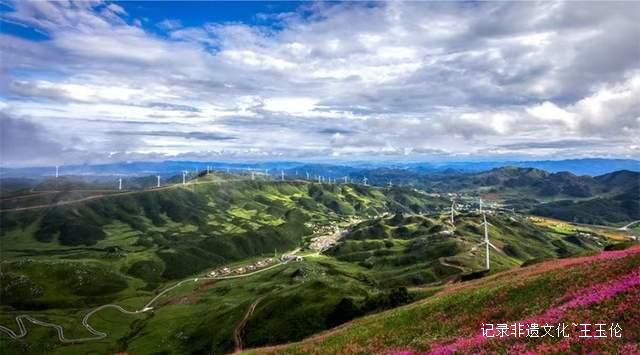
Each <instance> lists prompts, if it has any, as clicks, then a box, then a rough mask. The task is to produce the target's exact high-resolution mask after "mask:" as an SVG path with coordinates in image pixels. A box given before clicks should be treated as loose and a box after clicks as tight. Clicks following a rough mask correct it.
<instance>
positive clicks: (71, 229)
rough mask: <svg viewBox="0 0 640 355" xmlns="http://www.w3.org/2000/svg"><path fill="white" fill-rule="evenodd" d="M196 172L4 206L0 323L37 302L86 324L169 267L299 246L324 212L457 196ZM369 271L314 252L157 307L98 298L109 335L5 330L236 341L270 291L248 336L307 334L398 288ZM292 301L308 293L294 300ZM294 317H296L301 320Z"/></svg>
mask: <svg viewBox="0 0 640 355" xmlns="http://www.w3.org/2000/svg"><path fill="white" fill-rule="evenodd" d="M198 182H199V184H192V185H187V186H186V187H175V188H169V189H166V190H160V191H151V192H139V193H133V194H119V195H112V196H105V197H101V198H99V199H96V200H90V201H85V202H80V203H74V204H69V205H64V206H52V207H50V208H42V209H34V210H28V211H19V212H3V213H2V219H1V223H2V225H1V228H0V229H1V231H2V234H1V235H0V241H1V243H2V254H1V255H0V258H1V262H2V264H1V270H2V271H1V273H0V278H1V285H2V287H0V304H1V305H0V309H1V310H2V312H1V313H2V315H1V316H0V324H3V325H7V326H11V327H14V328H15V327H16V325H15V321H14V319H13V318H14V317H15V316H16V315H19V314H24V313H27V314H32V315H34V316H36V317H37V318H38V319H44V320H50V321H53V322H56V323H59V324H62V325H63V326H64V327H65V334H67V336H68V337H70V338H74V337H82V336H89V334H88V333H87V332H86V330H84V328H82V327H81V325H80V320H81V318H82V316H83V315H84V314H85V313H86V312H88V310H89V309H91V308H92V307H96V306H98V305H102V304H105V303H117V304H120V305H123V306H125V307H127V308H130V309H139V308H140V307H142V305H144V304H145V302H146V301H148V300H149V299H150V298H151V297H152V296H153V294H154V293H156V292H158V290H160V289H163V288H164V287H166V286H167V285H170V284H171V281H172V280H177V279H182V278H184V277H187V276H191V275H198V274H202V273H204V272H206V271H207V270H210V269H211V268H214V267H217V266H221V265H230V264H233V263H236V262H239V261H242V262H247V261H250V260H252V258H256V257H258V256H260V255H270V256H273V253H274V252H276V251H277V252H279V253H282V252H285V251H287V250H291V249H293V248H296V247H299V246H302V243H303V241H304V240H306V239H308V237H309V236H311V234H312V230H313V226H315V225H323V224H327V223H329V222H334V223H343V221H346V220H348V219H349V218H350V217H352V216H359V217H360V218H368V217H370V216H376V215H380V214H382V213H385V212H389V211H402V212H407V213H409V212H417V211H430V210H431V211H432V210H434V209H438V208H441V207H442V206H444V205H446V204H447V202H446V201H444V200H440V199H434V198H428V197H425V196H424V195H420V194H417V193H415V192H412V191H411V190H408V189H406V190H405V189H401V188H399V189H391V190H389V189H379V188H369V187H363V186H354V185H320V184H310V183H301V182H258V181H255V182H252V181H246V180H245V181H233V182H229V183H226V182H220V181H215V182H212V183H209V181H207V180H206V178H202V179H201V180H199V181H198ZM365 271H366V270H365V269H363V268H360V267H358V266H353V265H349V264H345V263H339V262H335V261H334V260H333V259H331V258H325V257H321V256H315V257H310V259H309V261H308V262H307V261H305V262H303V263H296V264H290V265H287V266H283V267H281V268H276V269H274V270H273V271H270V272H265V273H264V274H260V275H257V276H255V277H251V278H250V279H248V280H238V281H231V280H230V281H225V282H220V283H219V284H218V283H210V284H203V285H202V286H199V285H198V287H197V288H196V287H194V288H193V289H190V287H193V286H184V287H181V288H179V289H177V290H175V291H172V292H171V293H170V294H169V295H167V296H166V299H165V298H163V299H162V300H161V305H160V306H159V307H158V310H156V311H154V312H153V313H152V314H148V315H140V316H126V315H122V314H119V313H117V312H115V311H113V310H105V311H102V312H100V313H99V314H97V315H96V317H95V319H93V320H92V324H95V325H96V328H98V329H100V330H103V331H106V332H107V333H109V337H108V338H106V339H105V340H100V341H93V342H89V343H82V344H74V345H65V344H59V343H58V342H57V340H55V335H54V334H53V333H52V332H50V331H48V330H46V329H44V328H41V327H37V326H33V325H31V324H29V325H28V327H29V329H30V333H29V335H28V336H27V337H26V338H25V339H24V340H19V341H8V340H7V339H6V338H3V339H2V342H0V343H1V344H2V345H0V346H1V347H2V348H0V352H1V353H12V354H16V353H29V354H34V353H36V354H37V353H65V354H67V353H72V354H73V353H83V354H84V353H87V352H95V353H105V352H116V351H125V350H131V351H132V352H133V353H153V352H163V351H167V352H169V353H185V352H187V353H190V352H209V351H213V352H215V353H220V352H230V351H232V350H233V349H234V346H235V344H234V342H233V339H234V337H233V334H232V332H233V330H234V328H235V327H236V326H237V324H239V323H240V322H241V320H242V318H243V317H244V314H245V312H246V311H247V307H249V306H250V305H251V303H252V302H254V301H255V299H256V297H263V300H262V302H261V304H260V305H258V306H257V308H256V309H255V312H254V319H265V320H264V321H261V322H259V323H254V322H253V321H250V322H248V323H247V324H246V330H245V331H244V334H246V335H245V336H244V339H245V340H244V341H245V342H246V344H247V345H248V346H259V345H266V344H272V343H277V342H281V341H290V340H299V339H301V338H303V337H305V336H308V335H311V334H313V333H314V332H317V331H320V330H323V329H327V328H329V327H331V326H333V325H335V324H338V323H339V322H341V321H344V319H341V318H339V317H336V315H335V314H336V313H335V309H336V307H337V305H338V304H339V303H340V302H341V300H342V299H343V298H345V297H346V298H349V299H352V298H353V299H360V300H366V299H368V298H373V297H375V298H376V299H379V300H385V299H387V298H388V291H387V290H385V289H384V288H381V287H380V286H379V285H377V284H376V283H375V282H372V281H371V279H369V278H368V277H367V276H366V275H365V274H364V272H365ZM292 300H304V302H301V301H299V302H294V304H293V305H292V304H291V301H292ZM386 304H390V303H389V302H386ZM395 304H397V303H395ZM385 306H386V305H384V304H382V303H381V304H380V305H376V306H375V307H372V308H371V309H370V310H369V311H375V310H379V309H382V308H384V307H385ZM282 309H287V312H280V310H282ZM203 314H206V317H202V315H203ZM274 314H279V315H280V316H279V317H274V316H273V315H274ZM311 315H313V316H311ZM167 324H170V325H167ZM292 324H297V326H296V328H295V329H296V330H295V331H293V330H291V328H290V326H291V325H292ZM214 328H215V329H216V330H215V331H213V332H212V331H211V330H212V329H214ZM270 329H271V330H273V329H280V331H278V332H272V331H270ZM169 330H170V331H171V332H172V333H171V335H168V333H167V332H168V331H169ZM149 334H151V335H150V336H146V335H149ZM274 334H281V336H280V337H274ZM143 335H145V336H143ZM1 336H2V337H4V335H1ZM157 339H163V340H162V342H158V341H157Z"/></svg>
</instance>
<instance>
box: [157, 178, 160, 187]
mask: <svg viewBox="0 0 640 355" xmlns="http://www.w3.org/2000/svg"><path fill="white" fill-rule="evenodd" d="M157 178H158V184H157V185H156V187H160V175H158V176H157Z"/></svg>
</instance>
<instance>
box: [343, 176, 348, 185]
mask: <svg viewBox="0 0 640 355" xmlns="http://www.w3.org/2000/svg"><path fill="white" fill-rule="evenodd" d="M343 179H344V183H345V184H348V183H349V177H347V176H345V177H344V178H343Z"/></svg>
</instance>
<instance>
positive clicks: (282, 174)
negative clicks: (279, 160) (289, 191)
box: [280, 170, 284, 181]
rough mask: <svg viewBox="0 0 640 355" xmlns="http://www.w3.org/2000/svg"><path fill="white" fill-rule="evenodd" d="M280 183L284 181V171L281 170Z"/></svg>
mask: <svg viewBox="0 0 640 355" xmlns="http://www.w3.org/2000/svg"><path fill="white" fill-rule="evenodd" d="M280 181H284V170H280Z"/></svg>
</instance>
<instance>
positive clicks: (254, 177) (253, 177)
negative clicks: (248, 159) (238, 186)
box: [251, 171, 256, 180]
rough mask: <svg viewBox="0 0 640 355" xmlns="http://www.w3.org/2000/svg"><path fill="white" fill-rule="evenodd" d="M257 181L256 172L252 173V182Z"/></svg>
mask: <svg viewBox="0 0 640 355" xmlns="http://www.w3.org/2000/svg"><path fill="white" fill-rule="evenodd" d="M255 179H256V173H255V172H253V171H252V172H251V180H255Z"/></svg>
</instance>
